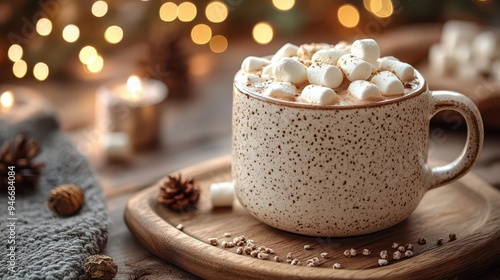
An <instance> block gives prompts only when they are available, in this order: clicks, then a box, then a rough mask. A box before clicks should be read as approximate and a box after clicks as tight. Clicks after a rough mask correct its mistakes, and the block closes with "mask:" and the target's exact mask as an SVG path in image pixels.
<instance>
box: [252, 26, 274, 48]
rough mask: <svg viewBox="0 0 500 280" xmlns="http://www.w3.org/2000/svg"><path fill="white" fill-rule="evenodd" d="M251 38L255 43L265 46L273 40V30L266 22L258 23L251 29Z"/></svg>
mask: <svg viewBox="0 0 500 280" xmlns="http://www.w3.org/2000/svg"><path fill="white" fill-rule="evenodd" d="M252 36H253V39H254V40H255V41H256V42H257V43H259V44H262V45H265V44H267V43H269V42H271V40H273V36H274V32H273V28H272V27H271V25H269V23H267V22H259V23H257V24H256V25H255V26H254V27H253V30H252Z"/></svg>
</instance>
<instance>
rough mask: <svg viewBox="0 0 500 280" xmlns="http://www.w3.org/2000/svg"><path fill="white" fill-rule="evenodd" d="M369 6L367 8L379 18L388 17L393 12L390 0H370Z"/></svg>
mask: <svg viewBox="0 0 500 280" xmlns="http://www.w3.org/2000/svg"><path fill="white" fill-rule="evenodd" d="M363 4H364V3H363ZM365 7H366V6H365ZM369 7H370V8H369V9H368V10H369V11H370V12H372V13H373V14H375V15H376V16H378V17H380V18H387V17H390V16H391V15H392V13H393V12H394V7H393V6H392V2H391V0H370V1H369Z"/></svg>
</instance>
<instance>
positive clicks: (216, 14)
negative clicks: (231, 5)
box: [205, 1, 228, 23]
mask: <svg viewBox="0 0 500 280" xmlns="http://www.w3.org/2000/svg"><path fill="white" fill-rule="evenodd" d="M227 14H228V10H227V7H226V5H225V4H224V3H222V2H219V1H214V2H211V3H210V4H208V5H207V8H206V9H205V15H206V16H207V19H208V20H209V21H211V22H214V23H218V22H223V21H224V20H226V18H227Z"/></svg>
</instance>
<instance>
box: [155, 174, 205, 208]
mask: <svg viewBox="0 0 500 280" xmlns="http://www.w3.org/2000/svg"><path fill="white" fill-rule="evenodd" d="M199 198H200V188H199V187H198V185H196V184H195V183H194V179H189V180H187V179H186V180H182V178H181V175H180V174H179V176H178V177H175V176H168V178H167V179H166V180H164V181H163V182H162V183H161V185H160V193H159V194H158V202H160V203H162V204H164V205H165V206H167V207H168V208H170V209H173V210H176V211H184V210H193V209H196V204H197V203H198V199H199Z"/></svg>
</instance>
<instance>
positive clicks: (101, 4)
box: [92, 0, 108, 17]
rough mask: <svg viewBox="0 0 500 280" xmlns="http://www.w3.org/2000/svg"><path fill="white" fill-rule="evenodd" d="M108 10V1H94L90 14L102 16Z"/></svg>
mask: <svg viewBox="0 0 500 280" xmlns="http://www.w3.org/2000/svg"><path fill="white" fill-rule="evenodd" d="M107 12H108V3H106V2H105V1H101V0H100V1H96V2H95V3H94V4H92V14H93V15H94V16H95V17H103V16H105V15H106V13H107Z"/></svg>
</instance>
